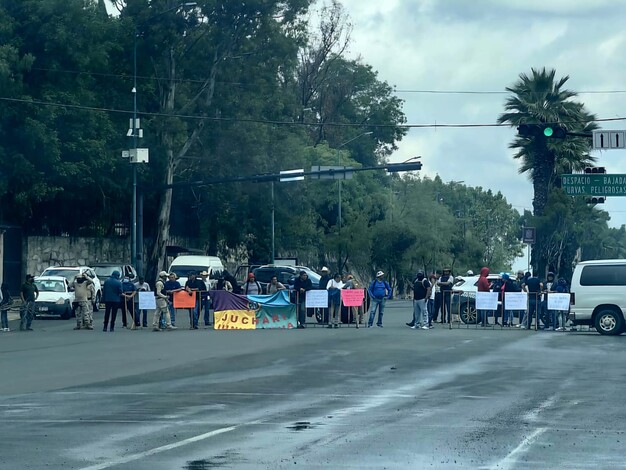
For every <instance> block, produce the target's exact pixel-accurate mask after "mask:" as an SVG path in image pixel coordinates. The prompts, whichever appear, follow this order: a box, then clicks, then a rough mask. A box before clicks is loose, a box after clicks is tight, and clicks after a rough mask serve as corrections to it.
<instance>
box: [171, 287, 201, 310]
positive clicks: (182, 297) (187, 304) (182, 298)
mask: <svg viewBox="0 0 626 470" xmlns="http://www.w3.org/2000/svg"><path fill="white" fill-rule="evenodd" d="M195 306H196V293H195V292H194V291H192V292H191V295H190V294H189V292H186V291H184V290H181V291H178V292H174V308H194V307H195Z"/></svg>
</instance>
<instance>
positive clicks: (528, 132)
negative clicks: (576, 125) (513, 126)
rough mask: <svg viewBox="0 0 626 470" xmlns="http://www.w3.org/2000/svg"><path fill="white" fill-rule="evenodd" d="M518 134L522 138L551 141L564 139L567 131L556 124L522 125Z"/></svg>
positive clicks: (518, 127) (518, 128) (518, 129)
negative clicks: (548, 139) (538, 138)
mask: <svg viewBox="0 0 626 470" xmlns="http://www.w3.org/2000/svg"><path fill="white" fill-rule="evenodd" d="M517 133H518V135H520V136H522V137H541V136H543V137H548V138H550V139H564V138H565V137H566V136H567V131H566V130H565V129H564V128H563V127H561V126H558V125H556V124H520V125H519V126H517Z"/></svg>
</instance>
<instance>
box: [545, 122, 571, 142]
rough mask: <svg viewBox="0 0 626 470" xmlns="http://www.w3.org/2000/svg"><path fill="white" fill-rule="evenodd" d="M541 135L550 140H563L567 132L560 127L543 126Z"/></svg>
mask: <svg viewBox="0 0 626 470" xmlns="http://www.w3.org/2000/svg"><path fill="white" fill-rule="evenodd" d="M543 135H545V136H546V137H550V138H552V139H565V136H566V135H567V131H566V130H565V129H563V128H562V127H561V126H552V125H551V126H545V127H544V128H543Z"/></svg>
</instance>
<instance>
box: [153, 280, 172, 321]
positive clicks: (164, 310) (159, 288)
mask: <svg viewBox="0 0 626 470" xmlns="http://www.w3.org/2000/svg"><path fill="white" fill-rule="evenodd" d="M166 279H167V273H166V272H165V271H161V272H160V273H159V279H158V280H157V282H156V284H155V286H154V296H155V297H156V299H155V300H156V309H155V311H154V315H153V316H152V331H161V330H160V329H159V322H160V319H161V315H163V318H164V319H165V327H166V328H167V329H168V330H175V329H176V327H175V326H173V325H172V320H171V317H170V310H169V308H168V304H169V300H168V295H167V291H166V290H165V282H166Z"/></svg>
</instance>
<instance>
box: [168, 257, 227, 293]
mask: <svg viewBox="0 0 626 470" xmlns="http://www.w3.org/2000/svg"><path fill="white" fill-rule="evenodd" d="M192 271H194V272H195V273H196V274H200V273H201V272H202V271H206V272H208V273H209V282H210V284H211V287H213V286H215V284H216V283H217V276H218V274H219V273H221V272H222V271H224V264H223V263H222V261H221V260H220V259H219V258H218V257H217V256H198V255H181V256H178V257H176V258H175V259H174V261H172V264H171V265H170V270H169V272H170V273H174V274H176V276H177V277H178V282H180V284H181V285H183V286H184V285H185V283H186V282H187V278H188V277H189V273H190V272H192Z"/></svg>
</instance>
